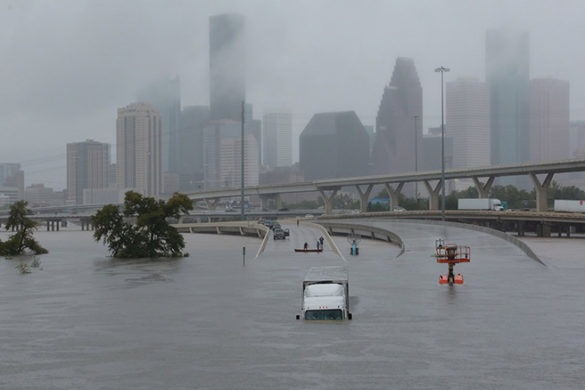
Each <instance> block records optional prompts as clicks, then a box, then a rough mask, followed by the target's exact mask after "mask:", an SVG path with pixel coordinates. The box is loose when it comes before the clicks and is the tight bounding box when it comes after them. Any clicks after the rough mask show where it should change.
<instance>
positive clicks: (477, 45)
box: [0, 1, 585, 188]
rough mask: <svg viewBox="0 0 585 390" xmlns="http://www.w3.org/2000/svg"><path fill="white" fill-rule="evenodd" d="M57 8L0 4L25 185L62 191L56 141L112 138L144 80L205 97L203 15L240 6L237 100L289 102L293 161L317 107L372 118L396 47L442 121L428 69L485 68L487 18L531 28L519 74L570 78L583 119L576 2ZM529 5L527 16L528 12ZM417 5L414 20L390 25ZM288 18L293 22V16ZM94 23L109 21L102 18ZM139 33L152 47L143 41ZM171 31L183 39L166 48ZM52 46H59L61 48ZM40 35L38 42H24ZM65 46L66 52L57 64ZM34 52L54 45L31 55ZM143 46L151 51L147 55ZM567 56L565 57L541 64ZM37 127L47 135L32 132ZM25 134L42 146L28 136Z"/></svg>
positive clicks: (188, 99) (10, 156) (7, 106)
mask: <svg viewBox="0 0 585 390" xmlns="http://www.w3.org/2000/svg"><path fill="white" fill-rule="evenodd" d="M68 4H69V3H68ZM66 5H67V4H65V5H64V4H63V3H55V4H51V3H44V4H43V3H26V2H22V3H15V4H13V5H11V6H10V7H6V6H5V7H4V8H2V9H0V18H2V22H4V23H3V24H2V26H3V27H2V28H3V29H5V30H6V32H7V33H6V36H7V37H9V38H8V39H7V40H6V42H3V43H2V44H3V45H5V46H3V49H5V50H4V52H5V53H7V55H6V60H5V64H4V66H5V69H6V71H7V72H6V74H11V79H9V80H7V82H6V83H5V84H6V85H5V86H4V87H5V88H4V90H3V94H2V95H0V98H2V101H1V103H2V104H1V106H2V109H3V111H4V112H5V114H6V115H3V117H2V120H1V121H0V128H2V129H3V131H4V133H7V132H15V133H16V136H15V137H14V139H13V140H12V142H11V145H10V148H5V149H6V150H2V152H3V160H4V161H10V162H18V163H21V164H22V166H23V169H24V170H25V172H26V182H27V185H28V184H31V183H35V182H44V183H46V184H47V185H48V186H51V187H55V188H63V187H64V181H65V160H66V158H65V157H66V156H65V153H64V149H63V145H65V144H66V143H68V142H72V141H75V140H79V139H85V138H93V139H96V140H98V141H100V142H107V143H111V144H114V139H115V129H114V126H113V125H112V123H113V122H114V120H113V118H114V117H115V109H116V108H117V107H121V106H123V105H125V104H128V103H129V102H131V101H133V100H134V99H133V98H134V96H135V91H136V90H138V89H139V88H140V87H142V86H144V85H148V83H150V82H152V80H156V79H158V78H160V77H168V76H170V77H175V76H179V77H180V78H181V100H182V102H183V105H201V104H208V99H209V82H208V81H207V79H208V77H209V74H208V70H206V69H207V68H208V66H209V58H208V54H207V53H208V50H209V47H208V45H209V42H208V40H209V37H208V28H209V27H208V18H209V17H210V16H211V15H214V14H218V13H223V12H229V13H234V12H235V13H242V14H243V15H244V16H245V18H246V20H247V25H248V27H249V28H248V31H247V35H248V39H247V43H248V52H249V55H248V59H247V60H248V66H247V79H248V82H247V91H246V95H247V101H249V102H253V103H254V105H255V107H256V111H257V112H258V114H259V115H262V113H263V112H264V110H265V109H266V107H274V106H286V107H290V109H291V112H292V115H293V123H294V129H293V142H294V145H293V150H294V152H293V161H298V135H299V134H300V130H302V128H303V127H304V126H305V125H306V124H307V123H308V121H309V119H310V117H311V116H312V115H313V114H314V113H316V112H326V111H337V110H344V109H349V110H355V111H356V113H357V115H358V117H359V118H360V120H361V121H362V123H363V124H364V125H372V124H373V123H374V118H375V111H376V108H377V105H378V103H379V97H380V93H381V91H382V89H383V87H382V86H383V85H385V84H386V83H387V78H388V74H389V72H390V71H391V68H392V65H393V63H394V61H395V59H396V57H400V56H408V57H412V58H413V59H414V60H415V63H416V65H417V70H418V73H419V77H420V79H421V84H422V87H423V90H424V95H423V106H424V107H425V112H424V114H423V117H422V118H421V127H422V128H423V129H426V128H428V127H432V126H436V125H437V124H438V123H439V120H440V119H439V118H440V109H439V107H438V100H439V99H438V98H439V92H438V88H439V82H438V80H437V77H436V74H434V73H433V69H434V68H435V67H436V66H439V65H443V64H444V65H446V66H448V67H450V68H451V72H450V74H447V75H446V81H451V80H455V79H456V78H458V77H465V76H473V77H479V78H483V74H484V70H483V69H482V68H483V66H485V64H484V60H485V58H484V50H485V49H484V43H485V34H486V31H487V30H489V29H493V28H500V27H507V28H511V29H513V30H516V31H524V30H526V31H527V32H528V33H529V34H530V37H531V48H530V51H531V53H530V57H531V64H530V66H531V71H530V77H531V78H540V77H548V76H554V77H556V78H560V79H564V80H568V81H569V82H570V83H571V113H570V119H571V120H572V121H574V120H579V119H584V117H585V109H584V108H583V105H584V104H585V103H584V102H585V98H584V97H585V81H584V80H583V78H582V77H581V75H580V72H577V71H576V68H577V67H578V66H577V64H579V63H583V62H585V54H584V53H582V51H580V50H578V49H575V48H578V47H579V45H577V44H575V43H574V42H575V39H576V37H578V36H581V35H582V32H583V31H584V30H585V28H584V27H583V26H582V25H581V23H580V18H579V16H578V15H580V14H581V13H580V12H579V11H581V10H583V9H584V6H583V5H582V4H581V3H580V2H576V1H574V2H568V3H564V7H558V6H557V3H555V2H547V1H543V2H538V4H533V3H532V2H526V1H524V2H522V1H519V2H504V3H502V4H500V6H499V7H498V8H499V9H498V10H495V9H494V8H495V7H493V6H492V5H491V3H489V2H477V3H474V6H473V7H472V6H467V5H466V3H464V2H461V1H459V2H458V1H454V2H450V3H448V4H447V3H439V4H433V3H432V2H427V3H424V5H423V7H422V8H423V12H418V11H419V10H418V8H417V7H413V6H409V5H408V4H407V3H406V2H404V3H397V4H395V5H394V6H393V7H392V12H391V14H392V15H394V19H395V20H397V23H395V24H393V25H392V26H386V25H385V24H384V23H376V20H378V19H380V21H381V20H382V19H383V18H384V16H383V15H384V14H388V12H387V11H388V9H387V8H386V7H387V5H385V4H384V3H383V2H373V3H372V4H357V3H356V4H353V3H351V2H341V3H338V4H333V3H330V2H329V3H328V2H322V3H316V4H315V3H308V2H299V3H296V4H287V5H282V4H281V5H280V6H279V7H277V6H276V5H272V4H270V2H263V1H252V2H249V3H246V4H242V3H238V2H233V3H232V2H224V3H222V4H221V5H218V4H214V3H211V2H210V3H206V2H201V3H198V4H197V6H189V4H188V3H187V2H185V3H180V4H178V5H177V6H176V7H166V6H164V5H163V4H162V3H161V4H158V3H153V4H148V5H143V6H141V7H136V6H135V4H134V3H133V2H132V1H129V2H124V3H123V4H114V3H108V2H103V3H96V2H83V1H80V2H71V3H70V4H69V5H70V6H69V7H66ZM282 7H284V8H285V9H281V8H282ZM527 7H529V8H530V11H531V12H529V13H527V12H526V11H525V10H526V8H527ZM65 9H67V12H65ZM130 9H131V10H132V12H128V13H130V14H132V15H133V16H132V18H131V19H130V21H129V23H130V25H131V26H132V29H131V30H128V27H127V26H126V25H125V24H124V23H122V22H123V21H124V22H125V21H126V20H125V19H124V18H121V17H119V16H116V15H123V14H125V13H124V12H121V11H124V10H130ZM113 11H116V12H113ZM260 11H261V12H260ZM185 14H187V15H191V16H192V17H191V18H190V19H189V23H188V24H187V23H184V22H183V21H182V19H184V18H182V17H178V15H181V16H183V15H185ZM152 15H156V16H157V18H160V22H161V23H157V27H156V28H152V25H151V24H148V23H146V24H145V23H144V21H146V20H149V19H148V18H147V16H148V17H151V16H152ZM356 15H357V16H361V17H363V18H364V19H366V20H368V21H369V22H368V26H375V27H374V28H359V27H358V26H357V25H355V27H353V28H350V29H344V30H341V29H339V28H336V27H335V26H339V25H340V24H343V23H344V22H349V21H350V20H351V21H353V20H354V19H355V16H356ZM414 15H416V16H417V18H415V19H413V20H416V21H417V22H418V23H414V24H413V23H410V24H409V25H405V24H404V23H399V19H409V18H410V17H412V16H414ZM471 15H473V18H470V17H469V16H471ZM438 16H440V17H438ZM301 18H302V19H301ZM472 19H473V21H472ZM157 20H158V19H157ZM299 20H302V21H303V23H301V24H298V23H296V22H298V21H299ZM455 20H457V23H451V24H454V25H457V27H450V28H447V27H446V25H448V24H449V22H450V21H451V22H453V21H455ZM71 21H75V23H72V22H71ZM168 21H172V22H173V23H169V22H168ZM545 22H546V23H545ZM104 25H107V26H108V31H106V30H104V29H103V28H102V27H101V26H104ZM352 25H353V24H352ZM301 26H302V28H301ZM421 27H422V28H421ZM443 30H444V34H443V38H444V39H442V40H441V41H437V42H441V43H442V44H440V45H437V44H432V40H431V39H430V38H431V37H434V34H435V33H434V32H435V31H443ZM268 32H270V33H268ZM135 34H139V35H135ZM110 35H111V36H110ZM385 35H388V36H395V37H396V39H392V41H391V42H390V43H389V44H382V43H384V42H385V40H383V39H382V40H381V39H380V37H381V36H385ZM138 36H140V37H141V39H136V38H137V37H138ZM114 37H115V38H114ZM186 37H187V38H188V39H187V40H185V38H186ZM104 38H105V39H104ZM179 38H180V39H179ZM141 41H144V42H145V44H147V45H148V47H149V48H150V49H149V50H144V45H142V46H141V44H140V42H141ZM173 41H176V42H180V44H179V45H174V44H171V43H172V42H173ZM53 42H59V47H55V46H54V43H53ZM130 42H132V43H131V44H130ZM449 42H456V43H457V44H453V43H449ZM572 42H573V43H572ZM40 43H42V51H40V52H39V51H37V50H35V49H34V48H37V47H40V46H38V44H40ZM352 46H354V47H356V48H359V51H358V53H359V54H358V55H357V56H353V57H348V56H344V57H343V60H342V61H340V58H341V57H339V53H342V52H343V50H344V49H342V48H344V47H352ZM95 47H99V48H100V49H99V50H94V49H93V48H95ZM60 48H61V49H60ZM62 48H66V49H67V52H68V53H75V54H76V55H74V56H68V61H67V62H65V61H62V60H61V58H62V56H59V54H60V53H63V49H62ZM569 50H570V51H569ZM45 52H46V53H47V54H49V53H50V54H51V55H47V56H45V57H39V58H37V57H36V56H37V55H40V54H42V53H45ZM143 52H144V54H146V53H148V61H145V59H146V57H144V56H143V54H142V53H143ZM569 52H570V53H571V61H558V60H554V61H553V60H552V59H558V58H562V57H563V55H562V54H563V53H569ZM153 53H156V54H155V55H154V56H153V55H152V54H153ZM103 54H106V56H104V55H103ZM31 56H32V57H31ZM23 60H26V63H25V65H24V66H23V65H22V61H23ZM39 63H40V64H42V67H39V66H37V64H39ZM92 63H95V64H99V66H91V65H90V64H92ZM48 76H50V77H48ZM88 76H90V77H88ZM13 79H14V80H17V81H18V82H17V83H13V82H12V80H13ZM89 99H91V104H88V103H89ZM25 102H26V104H25ZM78 106H79V107H81V108H82V109H78V108H77V107H78ZM72 108H73V109H72ZM88 108H89V109H88ZM71 113H74V115H71ZM43 129H46V131H44V132H43ZM44 133H48V134H49V133H50V134H51V137H48V138H43V137H44V135H43V134H44ZM30 139H36V140H39V142H35V143H34V144H32V145H31V144H30V142H29V140H30Z"/></svg>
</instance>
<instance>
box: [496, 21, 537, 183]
mask: <svg viewBox="0 0 585 390" xmlns="http://www.w3.org/2000/svg"><path fill="white" fill-rule="evenodd" d="M485 48H486V55H485V61H486V81H487V83H488V84H489V88H490V112H491V113H490V127H491V162H492V164H494V165H503V164H516V163H522V162H526V161H528V160H529V159H530V121H529V103H528V89H529V77H530V75H529V72H530V43H529V36H528V33H525V32H510V31H501V30H490V31H488V32H487V34H486V46H485ZM502 181H506V180H502ZM508 184H519V182H518V181H517V180H516V183H514V180H512V182H510V183H508ZM523 187H524V186H523Z"/></svg>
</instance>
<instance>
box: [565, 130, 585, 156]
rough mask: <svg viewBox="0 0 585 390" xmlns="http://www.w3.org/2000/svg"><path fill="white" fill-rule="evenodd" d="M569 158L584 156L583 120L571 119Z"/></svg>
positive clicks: (584, 131) (584, 132) (584, 134)
mask: <svg viewBox="0 0 585 390" xmlns="http://www.w3.org/2000/svg"><path fill="white" fill-rule="evenodd" d="M570 135H571V142H570V143H569V144H570V145H571V151H570V152H571V155H570V158H585V121H571V127H570Z"/></svg>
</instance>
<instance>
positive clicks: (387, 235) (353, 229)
mask: <svg viewBox="0 0 585 390" xmlns="http://www.w3.org/2000/svg"><path fill="white" fill-rule="evenodd" d="M316 223H318V224H319V225H322V226H323V227H324V228H325V229H327V232H328V233H329V234H330V235H344V236H347V235H350V234H355V235H358V236H361V237H365V238H369V239H372V240H381V241H386V242H389V243H390V244H393V245H397V246H398V247H399V248H400V253H398V256H396V257H399V256H401V255H402V254H403V253H404V250H405V248H404V242H403V241H402V238H400V236H398V235H397V234H396V233H393V232H391V231H390V230H387V229H383V228H380V227H376V226H370V225H363V224H356V223H351V222H350V223H347V222H334V221H317V222H316Z"/></svg>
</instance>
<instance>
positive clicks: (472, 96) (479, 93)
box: [446, 79, 491, 169]
mask: <svg viewBox="0 0 585 390" xmlns="http://www.w3.org/2000/svg"><path fill="white" fill-rule="evenodd" d="M446 89H447V92H446V102H447V104H446V105H447V115H446V117H447V124H448V135H449V136H450V137H451V138H452V140H453V149H454V150H455V153H454V154H453V168H455V169H459V168H461V169H465V168H471V167H484V166H488V165H490V158H491V155H490V94H489V88H488V85H487V83H484V82H481V81H479V80H477V79H458V80H457V81H452V82H448V83H447V88H446ZM446 133H447V131H446Z"/></svg>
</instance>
